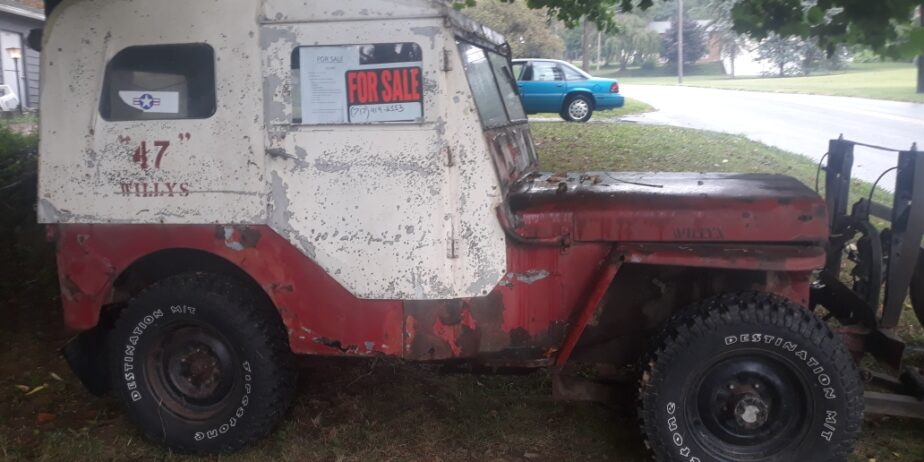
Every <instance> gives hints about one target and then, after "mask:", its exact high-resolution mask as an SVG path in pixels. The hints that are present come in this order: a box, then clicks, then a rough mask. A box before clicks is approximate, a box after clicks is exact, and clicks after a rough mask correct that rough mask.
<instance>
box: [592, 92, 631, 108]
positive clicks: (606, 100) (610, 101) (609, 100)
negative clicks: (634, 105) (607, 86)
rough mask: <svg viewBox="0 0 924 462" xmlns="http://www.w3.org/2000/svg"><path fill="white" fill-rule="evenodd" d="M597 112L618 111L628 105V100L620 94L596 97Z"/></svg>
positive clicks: (597, 95)
mask: <svg viewBox="0 0 924 462" xmlns="http://www.w3.org/2000/svg"><path fill="white" fill-rule="evenodd" d="M594 102H595V107H594V109H597V110H601V111H602V110H606V109H618V108H621V107H623V106H625V105H626V98H625V97H624V96H622V95H620V94H619V93H602V94H596V95H594Z"/></svg>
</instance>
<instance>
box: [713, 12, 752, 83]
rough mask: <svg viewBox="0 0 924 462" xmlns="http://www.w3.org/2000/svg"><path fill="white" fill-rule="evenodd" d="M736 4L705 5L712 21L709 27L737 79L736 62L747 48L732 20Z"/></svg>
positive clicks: (733, 75)
mask: <svg viewBox="0 0 924 462" xmlns="http://www.w3.org/2000/svg"><path fill="white" fill-rule="evenodd" d="M733 5H734V2H730V1H728V0H707V1H706V3H705V4H704V5H703V10H705V11H706V15H707V16H708V17H709V18H711V19H712V21H711V22H710V23H709V27H710V28H712V33H713V36H714V37H715V40H716V42H717V43H718V45H719V47H720V48H721V50H722V57H723V58H728V59H729V61H730V62H731V69H730V71H731V72H730V73H731V77H732V78H735V60H736V59H737V58H738V55H739V54H740V53H741V50H742V48H744V46H745V40H744V38H743V37H742V36H741V34H739V33H738V32H736V31H735V21H734V19H733V18H732V6H733Z"/></svg>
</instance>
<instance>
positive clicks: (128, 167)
mask: <svg viewBox="0 0 924 462" xmlns="http://www.w3.org/2000/svg"><path fill="white" fill-rule="evenodd" d="M91 2H92V3H95V5H94V7H93V8H75V7H74V6H75V5H80V4H82V3H91ZM453 14H454V13H453V12H452V11H451V8H449V7H447V3H445V2H439V1H429V0H388V1H378V2H369V1H362V0H316V1H311V2H303V1H296V0H262V1H261V0H222V1H221V2H190V1H188V0H159V1H157V2H152V1H144V0H73V1H71V2H68V3H65V4H64V5H62V6H61V7H59V8H58V9H57V10H56V11H55V13H54V15H53V17H52V18H50V21H49V26H48V27H47V28H46V32H45V37H46V44H45V51H44V52H43V65H42V78H43V80H44V82H43V92H44V93H43V98H42V127H41V130H42V133H41V135H42V137H41V138H42V146H41V161H40V188H39V190H40V206H39V214H40V220H41V221H42V222H44V223H137V224H144V223H167V224H205V223H209V224H211V223H215V224H223V225H232V224H268V225H270V226H271V227H272V228H273V229H274V230H276V231H277V232H278V233H280V235H282V236H283V237H285V238H286V239H287V240H289V241H290V242H291V243H292V244H293V245H294V246H295V247H297V248H298V249H299V250H300V251H301V252H302V253H303V254H304V255H306V257H307V258H311V259H313V260H314V261H315V262H316V263H317V264H319V265H320V266H321V267H322V268H324V269H325V270H326V271H327V272H328V273H329V274H330V275H331V276H332V277H334V278H335V279H336V280H337V281H339V282H340V283H341V284H342V285H343V286H344V287H346V288H347V289H348V290H349V291H350V292H351V293H353V294H354V295H356V296H358V297H361V298H369V299H442V298H459V297H470V296H479V295H484V294H486V293H488V292H489V291H490V290H491V289H493V287H494V286H495V285H496V284H497V282H498V281H499V279H500V278H501V277H502V274H503V272H504V269H505V268H506V243H505V236H504V233H503V231H502V230H501V228H500V225H499V224H498V222H497V219H496V216H495V213H494V210H495V208H496V206H497V205H498V204H499V202H500V200H501V198H500V196H499V194H498V191H500V189H501V188H500V185H499V182H498V176H497V174H496V172H495V170H494V165H493V162H492V160H491V158H490V154H489V152H488V149H487V145H486V141H485V139H484V136H483V134H482V129H481V124H480V121H479V119H478V115H477V111H476V110H475V106H474V101H473V99H472V97H471V91H470V89H469V86H468V81H467V79H466V77H465V74H464V71H463V68H462V65H461V60H460V58H459V56H458V49H457V47H456V37H455V33H454V31H453V29H452V27H451V26H450V25H449V24H452V21H447V20H446V17H447V16H448V15H453ZM140 18H143V20H139V19H140ZM466 27H469V28H471V27H473V26H472V25H471V24H468V23H466ZM495 38H496V37H495ZM382 42H388V43H398V42H414V43H417V44H418V45H419V46H420V47H421V49H422V63H423V64H422V66H423V69H422V72H423V75H422V79H423V82H424V85H423V91H424V94H423V99H424V103H423V107H424V111H423V120H422V121H418V122H416V123H394V124H377V125H327V126H308V125H295V124H293V123H292V114H293V101H292V97H291V92H292V82H291V80H292V69H291V59H292V55H293V50H294V49H295V48H296V47H299V46H313V45H343V44H374V43H382ZM175 43H208V44H210V45H211V46H212V47H213V48H214V50H215V56H216V79H217V103H218V110H217V112H216V114H215V115H214V116H212V117H211V118H208V119H202V120H180V121H146V122H107V121H105V120H102V119H101V118H100V117H99V111H98V107H99V93H100V88H101V86H102V77H103V71H104V69H105V66H106V63H107V62H108V61H109V60H110V59H111V58H112V57H113V56H114V55H115V54H116V53H118V52H119V51H120V50H122V49H124V48H125V47H128V46H133V45H152V44H175ZM444 56H448V57H449V59H451V60H452V63H451V64H452V65H451V66H450V68H451V70H449V71H448V72H447V71H444V70H442V69H443V62H442V61H443V59H444ZM185 134H189V136H186V135H185ZM157 140H169V141H170V142H171V145H170V148H169V149H170V150H169V151H168V152H167V155H166V157H164V159H163V163H162V165H161V168H158V169H140V168H139V166H138V165H137V163H135V162H133V159H132V152H133V150H134V149H135V148H136V146H137V145H138V144H139V143H140V142H142V141H145V142H146V143H147V145H148V146H151V145H152V144H153V142H154V141H157ZM447 152H451V153H452V162H451V163H448V162H446V159H445V158H444V157H445V156H446V154H445V153H447ZM123 183H132V184H136V183H137V184H155V183H156V184H159V185H164V184H168V183H172V184H176V185H180V184H184V185H187V187H188V190H189V191H188V194H184V195H182V196H177V195H167V194H163V191H162V190H161V191H159V193H158V194H157V195H156V196H152V195H148V196H146V195H144V194H135V193H129V194H126V193H125V191H124V189H122V186H121V184H123ZM177 187H178V186H177ZM228 230H230V228H227V229H226V237H227V238H230V235H228V234H227V231H228ZM226 243H227V244H228V245H229V246H234V245H237V246H240V243H235V242H232V241H231V240H230V239H226ZM450 245H453V246H454V247H452V249H453V250H452V251H448V249H450Z"/></svg>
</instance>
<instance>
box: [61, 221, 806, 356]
mask: <svg viewBox="0 0 924 462" xmlns="http://www.w3.org/2000/svg"><path fill="white" fill-rule="evenodd" d="M52 229H53V232H52V233H51V234H52V235H53V236H54V238H55V239H56V242H57V246H58V267H59V271H60V280H61V289H62V298H63V300H62V301H63V305H64V314H65V320H66V322H67V325H68V326H69V327H70V328H72V329H74V330H78V331H80V330H87V329H90V328H92V327H94V326H95V325H96V324H97V323H98V321H99V317H100V310H101V308H102V307H103V306H104V305H106V304H108V303H111V302H112V301H113V299H114V297H115V295H116V291H115V288H114V283H115V282H116V280H117V279H118V278H119V277H120V275H122V274H124V273H125V272H126V271H128V270H130V269H131V267H132V265H133V264H135V263H137V262H139V261H141V260H142V259H143V258H145V257H147V256H149V255H154V254H156V253H158V252H162V251H168V250H172V249H195V250H197V251H203V252H208V253H210V254H212V255H215V256H217V257H220V258H221V259H223V260H225V261H227V262H228V263H229V264H232V265H235V266H237V267H238V268H240V269H241V270H243V271H244V272H245V273H246V274H247V275H249V276H250V277H251V278H252V279H253V280H254V281H256V282H257V283H258V284H259V286H260V287H262V288H263V290H264V291H265V293H266V294H267V296H268V297H269V299H270V300H271V301H272V302H273V304H274V305H275V306H276V307H277V309H278V310H279V312H280V315H281V317H282V319H283V321H284V323H285V325H286V327H287V329H288V333H289V342H290V345H291V347H292V350H293V351H295V352H297V353H305V354H322V355H390V356H399V357H403V358H406V359H411V360H427V361H429V360H447V359H459V358H480V359H483V360H486V361H491V360H496V361H502V362H503V363H504V364H508V365H528V366H534V365H551V364H553V363H556V362H557V363H558V364H563V363H564V362H565V361H566V360H567V359H568V358H569V357H570V355H571V352H572V351H573V350H574V349H575V348H576V347H578V341H579V340H580V339H581V334H582V333H583V332H584V329H585V328H586V327H587V326H588V325H595V324H597V321H596V318H598V317H599V316H600V311H601V309H602V307H604V306H606V307H607V308H608V309H609V310H610V311H613V310H617V311H625V312H626V314H625V315H626V316H629V315H630V314H631V313H632V312H635V311H638V310H636V309H635V308H634V307H632V306H631V305H629V304H625V303H621V302H617V303H614V302H613V301H614V300H616V301H618V300H620V299H623V298H625V296H626V294H622V293H617V294H613V293H612V287H613V286H612V285H611V283H612V282H613V280H614V278H615V277H616V275H617V273H618V272H619V268H620V267H621V266H622V264H623V262H626V263H633V264H634V263H647V265H643V266H650V267H656V266H670V265H679V266H683V265H685V264H686V263H687V262H688V261H689V259H690V257H691V255H696V254H697V253H699V254H700V255H707V254H708V253H709V249H708V246H703V245H698V246H691V247H690V251H689V252H690V253H691V254H690V255H683V253H684V251H682V250H681V251H678V252H679V254H678V252H674V253H672V252H670V251H669V249H660V250H659V249H656V248H653V247H652V246H650V245H615V244H613V243H583V244H574V245H571V246H569V247H564V248H563V247H553V246H530V245H522V244H515V243H508V247H507V261H508V269H507V273H506V275H505V276H504V277H503V278H502V280H501V282H500V283H499V284H498V285H497V286H496V287H495V288H494V290H493V291H491V292H490V293H489V294H487V295H486V296H483V297H474V298H463V299H449V300H435V301H433V300H417V301H413V300H410V301H399V300H363V299H360V298H358V297H355V296H354V295H352V294H350V292H349V291H348V290H346V289H345V288H344V287H343V286H341V285H340V284H339V283H338V282H337V281H336V280H334V279H333V278H331V277H330V276H329V275H328V274H327V273H326V272H325V271H324V270H323V269H322V268H321V267H320V266H318V265H317V264H316V263H314V262H313V261H312V260H311V259H309V258H306V257H304V256H303V255H302V254H301V253H300V252H298V251H297V250H296V249H295V248H294V247H293V246H292V245H291V244H290V243H289V242H288V241H287V240H286V239H284V238H282V237H281V236H280V235H279V234H277V233H276V232H275V231H273V230H272V229H270V228H269V227H266V226H222V225H57V226H55V227H54V228H52ZM767 247H768V248H767V249H766V252H768V253H769V252H771V250H773V249H774V247H773V246H767ZM775 249H776V251H777V253H776V254H775V255H773V258H770V257H767V256H765V255H756V256H755V255H752V256H750V257H748V258H746V259H745V258H742V257H741V256H740V255H737V254H735V253H734V252H732V255H731V256H724V257H723V256H722V255H721V254H722V252H720V251H715V252H714V253H715V255H714V256H713V257H711V258H710V259H706V261H708V262H709V264H708V265H707V267H713V268H726V269H729V268H731V269H733V270H734V271H738V272H741V273H748V272H751V273H754V274H755V275H756V274H765V276H762V277H761V278H757V279H758V280H757V282H755V283H753V284H751V285H750V286H746V287H748V288H757V289H761V290H766V291H769V292H773V293H779V294H781V295H784V296H787V297H789V298H791V299H793V300H796V301H798V302H800V303H803V304H804V303H806V302H807V296H808V281H809V275H810V269H811V268H813V267H814V266H813V263H812V262H813V261H814V260H812V258H814V257H813V256H814V255H815V254H817V253H818V252H820V250H819V249H817V248H812V247H806V248H801V247H797V246H777V247H775ZM811 249H814V250H811ZM803 254H807V255H809V256H807V257H806V256H803ZM806 259H808V260H806ZM745 260H746V263H745ZM634 266H638V265H634ZM745 270H753V271H745ZM755 277H756V276H755ZM736 287H745V286H743V285H741V284H739V285H738V286H736ZM629 292H631V289H630V290H629ZM604 295H606V297H604ZM607 298H608V299H609V301H607ZM639 313H642V311H639ZM644 324H645V323H642V325H644ZM643 330H644V329H643ZM626 338H627V339H628V338H629V337H626Z"/></svg>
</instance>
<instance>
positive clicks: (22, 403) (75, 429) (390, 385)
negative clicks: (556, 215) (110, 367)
mask: <svg viewBox="0 0 924 462" xmlns="http://www.w3.org/2000/svg"><path fill="white" fill-rule="evenodd" d="M533 133H534V136H535V139H536V143H537V146H538V150H539V154H540V158H541V162H542V166H543V168H544V169H547V170H553V171H562V170H599V169H610V170H692V171H744V172H775V173H785V174H789V175H793V176H795V177H797V178H799V179H801V180H802V181H804V182H807V183H809V184H811V183H813V182H814V178H815V166H814V164H813V163H812V162H811V161H809V160H807V159H805V158H803V157H800V156H796V155H793V154H790V153H787V152H783V151H780V150H778V149H775V148H771V147H768V146H765V145H762V144H759V143H755V142H752V141H749V140H747V139H745V138H743V137H740V136H732V135H724V134H716V133H710V132H703V131H697V130H689V129H678V128H669V127H659V126H648V125H636V124H565V123H540V124H535V125H534V126H533ZM9 276H10V277H18V278H22V279H23V281H25V280H27V279H30V278H34V277H35V276H34V275H32V274H29V275H23V274H18V275H14V274H10V275H9ZM52 285H53V284H52ZM19 286H20V288H19V289H18V290H16V291H14V292H12V293H9V294H5V297H4V303H3V304H2V305H0V313H2V314H3V315H4V322H3V323H0V460H13V461H19V460H22V461H27V460H28V461H59V460H67V461H69V462H78V461H98V460H163V461H174V460H185V459H184V458H183V457H182V456H179V455H175V454H171V453H169V452H168V451H165V450H163V449H161V448H160V447H157V446H154V445H151V444H149V443H147V442H145V441H144V440H142V439H141V437H140V435H139V434H138V433H137V431H135V429H134V428H133V427H132V426H131V425H130V424H129V423H128V421H127V420H126V419H125V417H124V416H123V414H122V413H121V411H120V410H119V406H118V404H117V403H116V402H115V400H114V399H113V398H112V397H106V398H94V397H92V396H90V395H89V394H87V393H86V392H85V391H84V390H83V389H82V387H81V386H80V384H79V383H78V382H77V380H76V378H74V376H73V375H71V373H70V372H69V371H68V369H67V366H66V365H65V364H64V361H63V360H62V359H61V357H60V356H59V354H58V351H57V349H58V348H59V347H60V346H61V345H62V344H63V342H64V341H65V340H66V339H67V334H66V333H65V332H63V331H62V329H61V319H60V318H61V314H60V309H59V308H58V303H59V302H58V300H57V294H55V293H53V291H52V290H48V289H47V285H45V284H42V283H36V282H35V281H32V283H28V284H27V283H23V284H19ZM902 324H903V332H905V333H910V334H914V333H915V332H917V333H920V327H919V326H918V325H917V321H915V320H913V319H911V318H907V317H906V318H905V319H903V321H902ZM915 329H916V330H915ZM912 336H913V335H912ZM307 365H308V367H307V368H305V369H303V371H302V374H301V378H300V383H299V391H298V394H297V398H296V402H295V405H294V407H293V409H292V411H291V412H289V413H288V415H287V416H286V417H285V419H284V421H283V423H282V424H281V425H280V427H279V428H278V429H277V430H276V431H275V432H274V433H273V434H272V435H271V436H270V437H269V438H267V439H265V440H262V441H260V442H258V443H257V444H255V445H254V446H253V447H252V448H249V449H247V450H245V451H242V452H240V453H237V454H233V455H226V456H221V457H211V458H205V459H203V460H212V461H231V462H234V461H242V462H249V461H263V460H274V461H379V460H399V461H404V460H424V461H435V460H440V461H471V460H484V461H549V462H552V461H556V462H557V461H572V460H573V461H599V460H610V461H617V462H634V461H644V460H647V459H646V457H647V455H646V453H645V451H644V448H643V446H642V439H641V436H640V435H639V433H638V430H637V427H636V424H635V419H634V417H633V416H632V415H631V413H629V412H626V411H625V410H618V409H612V408H607V407H604V406H602V405H597V404H591V403H566V402H556V401H554V400H552V398H551V387H550V383H549V379H548V376H547V375H546V374H545V373H544V372H537V373H533V374H530V375H525V376H500V375H491V374H452V373H446V372H445V371H440V370H438V369H436V368H435V367H434V366H426V365H410V364H405V363H401V362H398V361H394V360H383V359H379V360H374V361H373V360H350V361H333V362H331V361H312V362H310V363H308V364H307ZM53 374H54V375H53ZM57 377H60V378H61V380H59V379H58V378H57ZM43 384H47V385H48V386H47V388H44V389H42V390H41V391H39V392H37V393H35V394H33V395H31V396H26V394H25V393H24V392H23V391H21V390H19V389H18V388H17V385H25V386H27V387H30V388H31V387H37V386H40V385H43ZM922 457H924V438H921V433H920V431H919V430H918V429H917V428H916V423H915V422H914V421H909V420H903V419H885V418H868V419H867V421H866V426H865V432H864V435H863V437H862V440H861V442H860V445H859V447H858V449H857V451H856V453H855V456H854V458H853V461H855V462H860V461H863V462H866V461H868V460H870V459H875V460H877V461H879V462H885V461H898V462H905V461H908V462H920V461H921V460H922Z"/></svg>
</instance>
